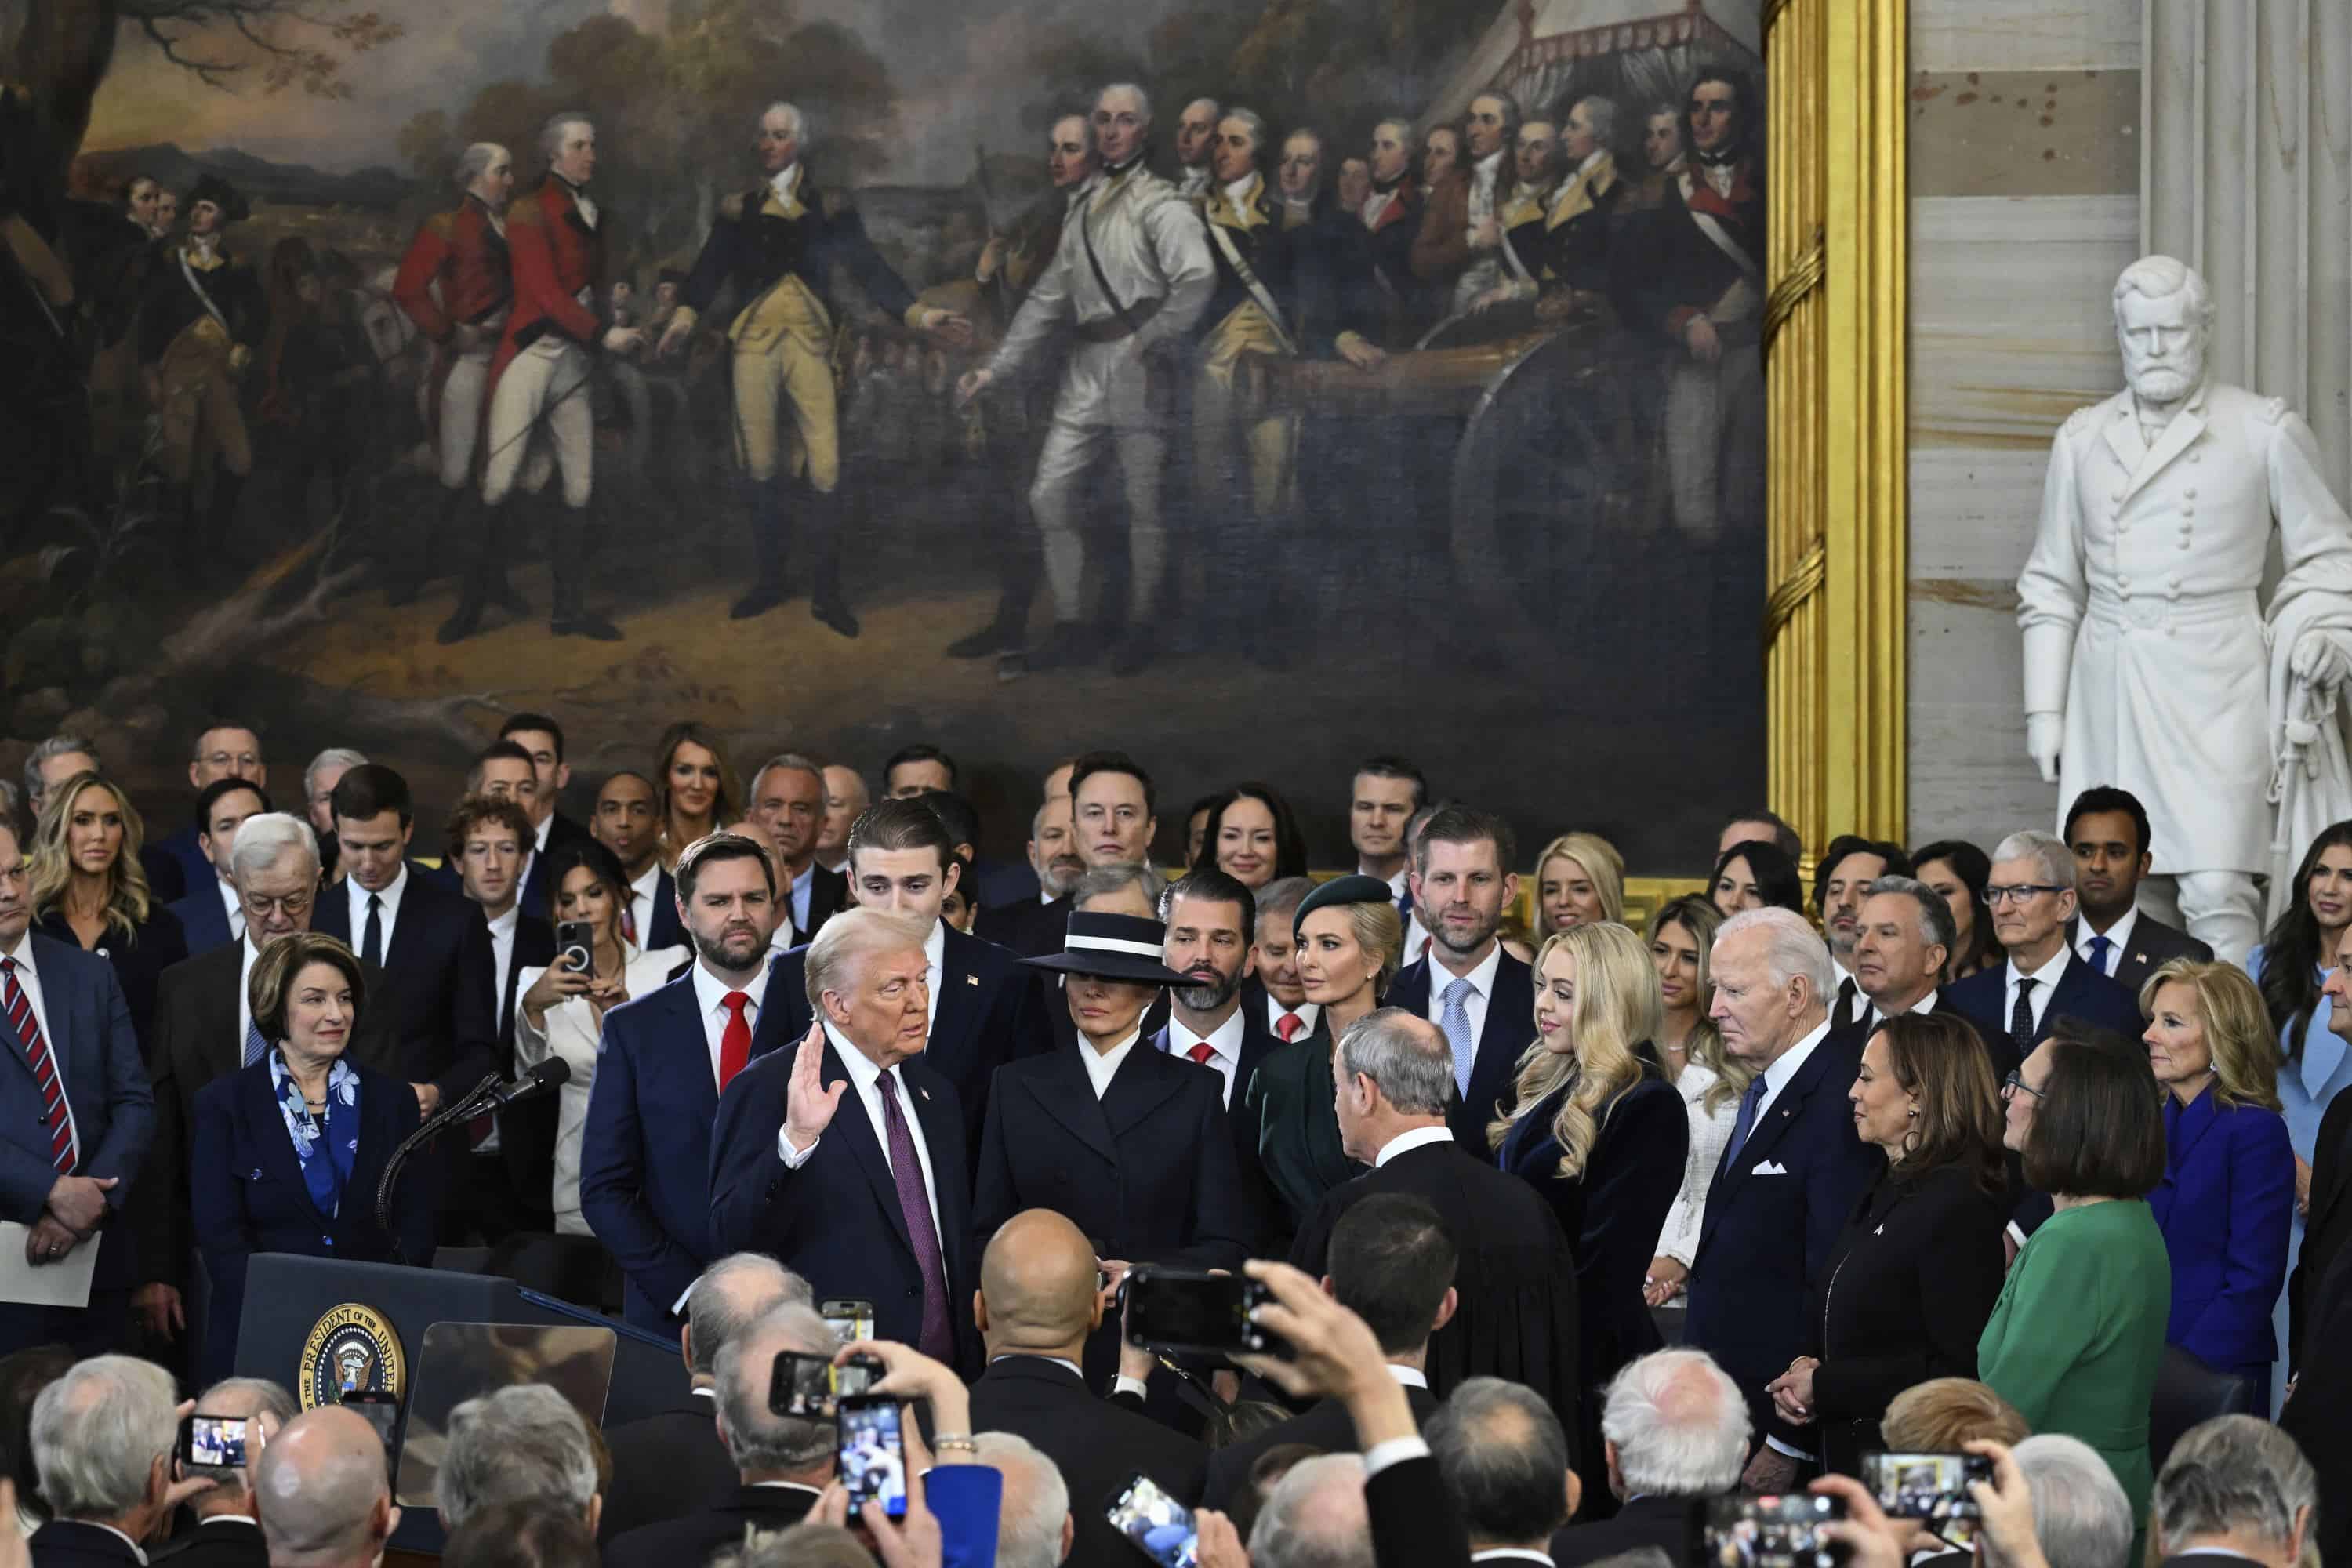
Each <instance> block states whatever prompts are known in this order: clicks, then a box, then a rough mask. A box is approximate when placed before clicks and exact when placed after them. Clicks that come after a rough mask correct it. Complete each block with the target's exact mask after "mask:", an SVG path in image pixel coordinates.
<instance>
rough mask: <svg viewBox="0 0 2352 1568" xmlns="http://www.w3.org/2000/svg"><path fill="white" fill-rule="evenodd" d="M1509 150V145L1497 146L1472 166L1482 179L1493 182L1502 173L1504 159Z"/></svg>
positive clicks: (1477, 175)
mask: <svg viewBox="0 0 2352 1568" xmlns="http://www.w3.org/2000/svg"><path fill="white" fill-rule="evenodd" d="M1509 152H1510V149H1509V148H1508V147H1497V148H1496V149H1495V150H1494V151H1493V152H1492V153H1487V154H1486V156H1485V157H1483V158H1481V159H1479V160H1478V161H1477V162H1476V163H1474V164H1472V165H1471V168H1472V170H1473V171H1474V172H1475V175H1476V177H1477V178H1478V179H1479V180H1480V181H1482V182H1486V183H1489V184H1491V183H1492V182H1493V181H1494V180H1495V178H1496V176H1497V175H1498V174H1501V173H1502V170H1503V159H1504V157H1505V156H1506V155H1507V153H1509Z"/></svg>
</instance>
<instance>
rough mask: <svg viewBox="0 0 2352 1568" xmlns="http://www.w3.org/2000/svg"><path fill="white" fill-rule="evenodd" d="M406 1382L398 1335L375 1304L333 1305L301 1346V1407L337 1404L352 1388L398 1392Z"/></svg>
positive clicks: (355, 1302) (311, 1408)
mask: <svg viewBox="0 0 2352 1568" xmlns="http://www.w3.org/2000/svg"><path fill="white" fill-rule="evenodd" d="M406 1382H407V1363H406V1362H405V1361H404V1358H403V1357H402V1355H401V1351H400V1336H399V1335H398V1334H396V1333H394V1332H393V1329H392V1323H391V1321H389V1320H387V1319H386V1318H385V1317H384V1316H383V1313H381V1312H379V1311H377V1310H375V1309H374V1308H373V1307H369V1306H363V1305H362V1304H361V1303H359V1302H357V1301H345V1302H344V1303H342V1304H341V1306H338V1307H331V1308H329V1309H328V1310H327V1313H326V1315H325V1316H324V1317H322V1318H320V1320H319V1321H318V1322H317V1324H316V1325H315V1326H313V1327H312V1329H311V1330H310V1339H309V1340H308V1341H306V1342H304V1344H303V1346H302V1368H301V1373H300V1375H299V1379H298V1384H299V1385H298V1387H297V1389H296V1393H297V1394H298V1395H299V1397H300V1399H301V1402H302V1408H303V1409H305V1410H314V1409H316V1408H318V1407H319V1406H320V1405H337V1404H341V1402H342V1397H343V1394H345V1393H346V1392H348V1391H350V1390H352V1389H363V1390H369V1391H374V1392H381V1393H384V1394H393V1395H394V1396H395V1397H396V1396H398V1395H399V1394H401V1393H402V1392H403V1391H404V1384H405V1383H406Z"/></svg>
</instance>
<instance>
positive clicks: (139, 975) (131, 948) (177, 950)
mask: <svg viewBox="0 0 2352 1568" xmlns="http://www.w3.org/2000/svg"><path fill="white" fill-rule="evenodd" d="M33 929H34V930H35V931H39V932H40V933H41V934H42V935H43V936H46V937H52V938H54V939H56V940H57V941H58V942H68V943H70V944H72V945H73V946H75V947H80V946H81V938H79V937H78V936H76V935H75V934H74V929H73V927H71V926H69V925H68V924H67V923H66V917H65V911H64V910H59V909H50V910H46V911H44V912H43V914H42V915H41V918H40V919H39V920H37V921H34V922H33ZM84 951H86V952H95V953H97V954H98V955H99V956H100V958H103V959H105V960H106V961H107V963H110V964H112V965H114V980H115V984H118V985H120V986H121V987H122V999H123V1001H124V1002H126V1003H128V1004H130V1006H131V1033H133V1034H135V1035H137V1036H138V1037H139V1049H140V1052H141V1054H142V1055H144V1054H145V1053H146V1051H147V1048H148V1042H149V1041H150V1040H151V1039H152V1038H153V1037H154V1030H155V987H156V984H158V983H159V982H160V981H161V980H162V979H163V971H165V970H166V969H169V968H171V967H172V965H173V964H175V963H179V962H180V961H181V960H182V959H184V958H186V957H187V956H188V934H187V931H186V930H185V929H184V928H183V927H182V926H181V924H180V917H179V916H177V915H175V914H173V912H172V911H171V910H168V909H165V908H164V907H163V905H162V904H161V903H150V904H149V905H148V906H147V918H146V919H145V920H144V921H141V922H140V923H139V924H138V925H136V926H133V927H132V928H131V935H130V936H129V937H128V938H126V937H124V936H123V934H122V933H121V931H117V930H115V929H114V928H113V927H112V926H109V927H108V928H107V930H106V932H105V934H104V935H102V936H100V938H99V939H98V945H97V946H96V947H93V948H88V949H85V950H84Z"/></svg>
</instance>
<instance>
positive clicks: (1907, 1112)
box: [1768, 1013, 2010, 1476]
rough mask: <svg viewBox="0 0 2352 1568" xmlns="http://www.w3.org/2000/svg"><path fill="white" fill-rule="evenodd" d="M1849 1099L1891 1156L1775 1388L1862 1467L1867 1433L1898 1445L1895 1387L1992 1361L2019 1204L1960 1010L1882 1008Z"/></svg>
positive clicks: (1833, 1258)
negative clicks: (1887, 1422) (2012, 1216)
mask: <svg viewBox="0 0 2352 1568" xmlns="http://www.w3.org/2000/svg"><path fill="white" fill-rule="evenodd" d="M1847 1099H1848V1100H1850V1101H1851V1102H1852V1104H1853V1125H1854V1131H1855V1132H1856V1134H1858V1135H1859V1136H1860V1137H1861V1139H1862V1141H1863V1142H1865V1143H1869V1144H1872V1145H1874V1146H1875V1147H1876V1148H1878V1149H1879V1150H1880V1151H1881V1152H1884V1153H1885V1156H1886V1169H1885V1172H1884V1173H1882V1174H1881V1175H1880V1176H1879V1178H1878V1179H1877V1181H1876V1182H1874V1183H1873V1184H1872V1185H1871V1188H1870V1190H1869V1192H1867V1193H1865V1194H1863V1198H1862V1201H1861V1202H1860V1203H1859V1204H1857V1205H1855V1206H1854V1211H1853V1217H1852V1218H1851V1219H1849V1220H1847V1221H1846V1226H1845V1232H1844V1234H1843V1236H1842V1237H1839V1239H1838V1245H1837V1247H1836V1248H1835V1250H1833V1251H1832V1253H1831V1254H1830V1262H1829V1267H1828V1268H1826V1269H1825V1270H1823V1272H1822V1277H1821V1278H1820V1279H1816V1280H1815V1281H1814V1282H1813V1305H1812V1308H1811V1310H1810V1311H1809V1312H1808V1314H1807V1319H1806V1321H1807V1325H1808V1330H1809V1332H1810V1334H1811V1351H1810V1353H1808V1354H1805V1355H1801V1356H1799V1357H1798V1358H1797V1359H1796V1360H1795V1361H1793V1362H1791V1363H1790V1364H1789V1370H1788V1371H1787V1372H1786V1373H1782V1374H1781V1375H1780V1377H1779V1378H1777V1379H1775V1380H1774V1381H1773V1383H1772V1384H1771V1385H1770V1387H1769V1391H1768V1392H1769V1393H1770V1394H1771V1395H1772V1400H1773V1403H1774V1405H1776V1406H1778V1407H1779V1410H1780V1415H1781V1416H1782V1417H1783V1418H1784V1419H1786V1420H1789V1421H1790V1422H1793V1423H1795V1424H1796V1425H1798V1426H1810V1425H1813V1424H1815V1423H1818V1424H1819V1426H1820V1428H1821V1434H1822V1448H1821V1459H1822V1465H1823V1467H1824V1468H1827V1469H1830V1470H1832V1471H1834V1472H1835V1473H1837V1474H1839V1475H1848V1476H1850V1475H1853V1474H1855V1473H1856V1471H1857V1469H1858V1468H1859V1465H1860V1460H1861V1456H1862V1453H1863V1451H1864V1449H1866V1448H1878V1447H1883V1446H1884V1444H1883V1442H1882V1440H1881V1438H1880V1435H1879V1430H1878V1423H1879V1418H1880V1416H1881V1415H1882V1414H1883V1413H1884V1412H1885V1409H1886V1403H1887V1401H1888V1400H1890V1399H1892V1398H1894V1397H1895V1395H1896V1394H1900V1393H1902V1392H1903V1391H1904V1390H1905V1389H1906V1388H1909V1387H1910V1386H1911V1385H1912V1384H1917V1383H1924V1382H1926V1381H1927V1379H1929V1378H1931V1377H1966V1378H1972V1377H1974V1376H1976V1374H1977V1340H1978V1338H1979V1335H1981V1334H1982V1333H1983V1332H1984V1326H1985V1320H1986V1319H1987V1318H1989V1317H1990V1316H1991V1314H1992V1304H1993V1302H1994V1300H1996V1299H1998V1298H1999V1297H2000V1279H2001V1271H2002V1269H2003V1268H2004V1267H2005V1266H2006V1264H2007V1262H2008V1258H2007V1256H2006V1254H2005V1252H2004V1250H2003V1248H2002V1247H2001V1229H2002V1226H2004V1225H2006V1224H2007V1222H2008V1217H2009V1208H2010V1204H2009V1198H2008V1192H2009V1168H2008V1163H2007V1162H2006V1161H2005V1160H2003V1159H2002V1157H2001V1147H2000V1133H2001V1119H2000V1091H1999V1090H1998V1089H1995V1088H1994V1087H1993V1081H1992V1067H1991V1064H1990V1058H1988V1057H1987V1056H1986V1055H1985V1049H1984V1044H1983V1042H1982V1041H1980V1040H1979V1039H1978V1038H1977V1036H1976V1031H1974V1030H1973V1029H1971V1028H1969V1026H1968V1025H1967V1024H1965V1023H1963V1022H1962V1021H1960V1020H1959V1019H1958V1018H1956V1017H1949V1016H1945V1015H1942V1014H1936V1013H1905V1014H1898V1015H1897V1016H1894V1017H1891V1018H1888V1019H1886V1020H1885V1021H1884V1022H1882V1023H1881V1024H1880V1025H1879V1026H1878V1027H1877V1028H1876V1029H1875V1030H1874V1031H1872V1033H1871V1037H1870V1039H1869V1041H1868V1043H1867V1044H1865V1045H1864V1047H1863V1052H1862V1070H1861V1072H1860V1073H1859V1074H1857V1075H1856V1076H1855V1078H1854V1080H1853V1088H1852V1089H1849V1090H1848V1091H1847Z"/></svg>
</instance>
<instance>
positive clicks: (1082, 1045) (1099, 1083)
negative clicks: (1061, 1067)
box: [1078, 1026, 1143, 1100]
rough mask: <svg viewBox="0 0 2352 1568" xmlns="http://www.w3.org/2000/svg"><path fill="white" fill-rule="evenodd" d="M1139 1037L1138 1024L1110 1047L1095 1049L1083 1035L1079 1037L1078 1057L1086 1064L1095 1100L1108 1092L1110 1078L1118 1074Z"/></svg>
mask: <svg viewBox="0 0 2352 1568" xmlns="http://www.w3.org/2000/svg"><path fill="white" fill-rule="evenodd" d="M1141 1038H1143V1030H1142V1028H1141V1027H1140V1026H1139V1027H1138V1028H1137V1029H1136V1031H1135V1033H1133V1034H1131V1035H1129V1036H1128V1037H1127V1038H1125V1039H1123V1040H1121V1041H1120V1042H1119V1043H1118V1044H1117V1045H1115V1046H1113V1047H1111V1048H1110V1049H1108V1050H1107V1051H1097V1049H1095V1048H1094V1047H1093V1046H1092V1045H1091V1044H1089V1043H1088V1042H1087V1039H1086V1037H1084V1036H1080V1037H1079V1038H1078V1053H1079V1054H1078V1059H1079V1060H1080V1061H1082V1062H1084V1063H1085V1064H1086V1068H1087V1082H1089V1083H1091V1084H1093V1085H1094V1090H1095V1098H1096V1099H1097V1100H1100V1099H1101V1098H1102V1097H1103V1096H1104V1095H1106V1094H1108V1093H1109V1092H1110V1080H1111V1079H1115V1078H1117V1077H1118V1069H1119V1068H1120V1067H1121V1065H1123V1064H1124V1063H1125V1062H1126V1060H1127V1058H1128V1053H1129V1052H1130V1051H1132V1050H1134V1049H1135V1042H1136V1041H1138V1040H1139V1039H1141Z"/></svg>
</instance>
